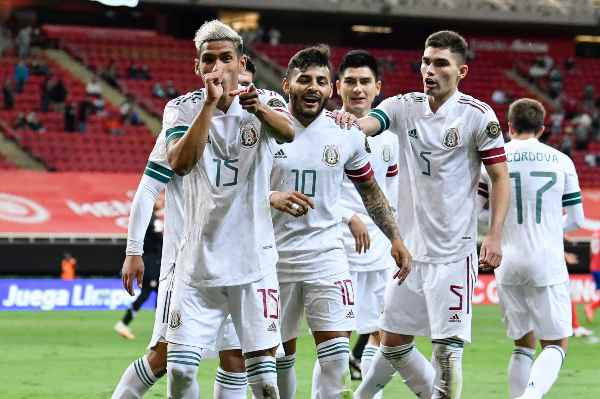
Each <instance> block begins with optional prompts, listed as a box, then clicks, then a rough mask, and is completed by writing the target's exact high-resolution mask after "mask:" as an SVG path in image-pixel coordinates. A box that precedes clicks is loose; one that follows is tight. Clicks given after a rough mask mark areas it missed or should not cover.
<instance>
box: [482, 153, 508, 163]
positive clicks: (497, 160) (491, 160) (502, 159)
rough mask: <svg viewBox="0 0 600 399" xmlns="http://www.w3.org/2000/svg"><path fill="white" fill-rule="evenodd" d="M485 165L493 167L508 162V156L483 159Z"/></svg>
mask: <svg viewBox="0 0 600 399" xmlns="http://www.w3.org/2000/svg"><path fill="white" fill-rule="evenodd" d="M481 162H483V164H484V165H493V164H495V163H500V162H506V154H502V155H498V156H495V157H493V158H486V159H482V160H481Z"/></svg>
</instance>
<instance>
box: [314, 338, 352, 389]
mask: <svg viewBox="0 0 600 399" xmlns="http://www.w3.org/2000/svg"><path fill="white" fill-rule="evenodd" d="M317 359H318V360H319V366H320V368H321V372H320V373H319V376H318V380H317V382H316V384H315V385H316V386H317V392H318V395H319V398H327V399H328V398H345V397H352V388H351V387H350V366H349V364H348V362H349V361H350V340H349V339H348V338H347V337H337V338H333V339H329V340H327V341H325V342H321V343H320V344H319V345H317ZM313 383H314V382H313Z"/></svg>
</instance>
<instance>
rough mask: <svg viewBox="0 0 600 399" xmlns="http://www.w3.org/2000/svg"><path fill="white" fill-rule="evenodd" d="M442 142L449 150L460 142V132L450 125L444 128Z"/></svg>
mask: <svg viewBox="0 0 600 399" xmlns="http://www.w3.org/2000/svg"><path fill="white" fill-rule="evenodd" d="M442 144H443V145H444V147H446V148H448V149H450V150H451V149H453V148H454V147H456V146H458V145H459V144H460V134H459V133H458V129H457V128H455V127H451V128H450V129H448V130H446V134H444V140H443V141H442Z"/></svg>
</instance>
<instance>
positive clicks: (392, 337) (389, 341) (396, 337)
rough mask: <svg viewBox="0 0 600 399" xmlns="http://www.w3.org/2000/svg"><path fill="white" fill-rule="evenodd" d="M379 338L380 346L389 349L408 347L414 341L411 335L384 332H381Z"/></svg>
mask: <svg viewBox="0 0 600 399" xmlns="http://www.w3.org/2000/svg"><path fill="white" fill-rule="evenodd" d="M380 337H381V345H384V346H389V347H394V346H402V345H408V344H410V343H411V342H413V341H414V339H415V338H414V337H413V336H412V335H402V334H396V333H393V332H389V331H384V330H381V334H380Z"/></svg>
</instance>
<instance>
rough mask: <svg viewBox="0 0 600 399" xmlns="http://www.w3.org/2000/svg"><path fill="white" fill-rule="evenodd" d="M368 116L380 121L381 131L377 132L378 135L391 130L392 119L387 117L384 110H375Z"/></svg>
mask: <svg viewBox="0 0 600 399" xmlns="http://www.w3.org/2000/svg"><path fill="white" fill-rule="evenodd" d="M368 115H369V116H372V117H373V118H375V119H377V121H379V131H378V132H377V134H379V133H381V132H383V131H385V130H388V129H389V128H390V118H389V117H388V116H387V114H386V113H385V111H384V110H382V109H379V108H375V109H372V110H371V111H369V114H368Z"/></svg>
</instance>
